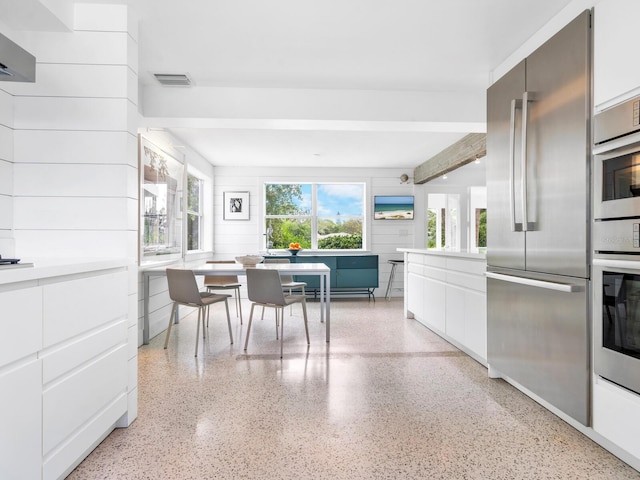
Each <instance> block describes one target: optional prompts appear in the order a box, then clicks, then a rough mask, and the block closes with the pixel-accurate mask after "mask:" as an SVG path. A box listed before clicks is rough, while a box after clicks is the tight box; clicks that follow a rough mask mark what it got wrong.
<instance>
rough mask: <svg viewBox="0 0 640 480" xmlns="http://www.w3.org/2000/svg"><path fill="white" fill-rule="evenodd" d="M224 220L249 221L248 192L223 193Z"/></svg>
mask: <svg viewBox="0 0 640 480" xmlns="http://www.w3.org/2000/svg"><path fill="white" fill-rule="evenodd" d="M222 205H223V207H222V211H223V217H222V218H223V219H224V220H249V192H224V194H223V200H222Z"/></svg>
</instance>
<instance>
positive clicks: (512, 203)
mask: <svg viewBox="0 0 640 480" xmlns="http://www.w3.org/2000/svg"><path fill="white" fill-rule="evenodd" d="M518 108H520V109H521V108H522V100H519V99H516V98H514V99H513V100H511V118H510V120H509V213H510V218H511V231H513V232H521V231H522V223H518V222H516V187H515V162H516V110H517V109H518Z"/></svg>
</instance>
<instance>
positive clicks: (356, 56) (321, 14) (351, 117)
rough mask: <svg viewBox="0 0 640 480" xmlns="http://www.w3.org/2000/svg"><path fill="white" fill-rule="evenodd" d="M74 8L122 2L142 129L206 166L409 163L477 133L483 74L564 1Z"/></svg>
mask: <svg viewBox="0 0 640 480" xmlns="http://www.w3.org/2000/svg"><path fill="white" fill-rule="evenodd" d="M83 2H84V3H91V2H93V3H128V4H129V5H130V6H131V7H132V9H133V10H134V11H135V12H136V15H137V17H138V18H139V72H138V78H139V83H140V87H141V89H140V92H141V95H140V99H139V101H140V104H141V110H142V112H143V115H144V117H145V123H146V126H148V127H152V128H165V129H167V130H168V131H169V132H170V133H172V134H173V135H174V136H176V137H177V139H178V141H179V142H183V143H184V144H186V145H188V146H190V147H191V148H193V149H194V150H196V151H197V152H198V153H200V154H201V155H202V156H204V157H205V158H206V159H207V160H209V161H211V162H212V163H213V164H215V165H225V166H233V165H237V166H254V165H255V166H262V165H264V166H281V165H292V164H294V165H301V164H302V165H305V164H308V165H317V166H330V167H341V166H344V167H351V166H355V167H403V168H413V167H415V166H417V165H419V164H420V163H422V162H423V161H425V160H427V159H428V158H430V157H431V156H432V155H434V154H436V153H438V152H439V151H441V150H442V149H443V148H445V147H446V146H448V145H450V144H451V143H454V142H455V141H457V140H458V139H460V138H462V137H463V136H464V135H466V134H467V133H470V132H477V131H484V128H485V127H484V118H485V100H484V98H485V97H484V94H485V90H486V88H487V86H488V85H489V81H490V77H491V72H492V70H493V69H494V68H496V67H497V66H498V65H500V63H502V62H503V61H504V60H505V59H506V58H507V57H508V56H509V55H510V54H511V53H513V52H514V51H515V50H516V49H517V48H518V47H519V46H521V45H522V44H523V43H524V42H525V41H526V40H527V39H528V38H529V37H531V36H532V35H533V34H534V33H535V32H536V31H537V30H539V29H540V28H541V27H542V26H543V25H544V24H545V23H546V22H548V21H549V20H550V19H551V18H552V17H553V16H554V15H555V14H557V13H558V12H559V11H560V10H562V8H564V7H565V6H566V5H567V4H569V3H571V0H315V1H312V0H271V1H265V0H187V1H180V2H179V1H176V0H83ZM153 73H187V74H188V75H190V77H191V78H192V79H193V82H194V86H192V87H186V88H185V87H161V86H159V85H158V83H157V82H156V80H155V78H154V77H153V76H152V74H153Z"/></svg>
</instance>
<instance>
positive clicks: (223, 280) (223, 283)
mask: <svg viewBox="0 0 640 480" xmlns="http://www.w3.org/2000/svg"><path fill="white" fill-rule="evenodd" d="M207 263H236V262H235V261H234V260H209V261H208V262H207ZM204 286H205V287H207V292H215V291H216V290H233V291H234V295H235V299H236V316H238V312H240V314H239V317H240V325H242V302H241V300H240V287H241V286H242V284H241V283H240V282H238V276H237V275H224V276H222V275H205V277H204Z"/></svg>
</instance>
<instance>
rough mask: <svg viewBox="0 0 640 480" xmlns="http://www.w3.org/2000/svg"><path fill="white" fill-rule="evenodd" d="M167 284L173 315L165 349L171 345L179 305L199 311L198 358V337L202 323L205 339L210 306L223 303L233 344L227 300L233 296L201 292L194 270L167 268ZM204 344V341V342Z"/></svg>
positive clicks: (170, 319)
mask: <svg viewBox="0 0 640 480" xmlns="http://www.w3.org/2000/svg"><path fill="white" fill-rule="evenodd" d="M167 282H168V283H169V297H171V300H173V307H171V315H170V316H169V326H168V327H167V335H166V338H165V340H164V348H165V349H166V348H167V345H168V344H169V335H171V326H172V325H173V317H174V314H175V311H176V308H177V306H178V305H185V306H187V307H194V308H197V309H198V328H197V330H196V353H195V356H196V357H197V356H198V337H199V336H200V321H202V338H203V339H204V338H205V325H204V316H205V313H206V314H207V323H208V316H209V306H210V305H212V304H214V303H217V302H223V301H224V306H225V308H226V310H227V325H228V327H229V339H230V340H231V343H232V344H233V333H232V332H231V318H230V317H229V304H228V303H227V298H229V297H230V296H231V295H215V294H212V293H207V292H201V291H200V290H199V288H198V283H197V282H196V277H195V275H194V274H193V271H192V270H180V269H176V268H167ZM203 343H204V340H203Z"/></svg>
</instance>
